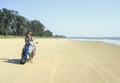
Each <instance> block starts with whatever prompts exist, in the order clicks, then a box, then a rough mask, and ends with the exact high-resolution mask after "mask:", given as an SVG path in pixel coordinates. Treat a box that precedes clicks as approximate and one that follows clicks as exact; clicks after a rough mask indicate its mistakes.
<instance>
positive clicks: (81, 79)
mask: <svg viewBox="0 0 120 83" xmlns="http://www.w3.org/2000/svg"><path fill="white" fill-rule="evenodd" d="M35 42H39V43H38V44H36V47H37V50H36V56H35V57H34V59H33V63H30V62H29V63H26V64H24V65H21V64H20V62H19V59H20V58H21V50H22V48H23V45H24V39H22V38H13V39H9V38H8V39H0V83H120V47H119V46H113V45H109V44H105V43H102V42H85V41H81V42H80V41H74V40H69V39H35Z"/></svg>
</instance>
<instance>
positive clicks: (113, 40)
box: [70, 37, 120, 46]
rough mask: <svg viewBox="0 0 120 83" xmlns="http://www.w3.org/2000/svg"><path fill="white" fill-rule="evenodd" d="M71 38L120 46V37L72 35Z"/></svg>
mask: <svg viewBox="0 0 120 83" xmlns="http://www.w3.org/2000/svg"><path fill="white" fill-rule="evenodd" d="M70 39H72V40H79V41H100V42H104V43H107V44H112V45H116V46H120V37H71V38H70Z"/></svg>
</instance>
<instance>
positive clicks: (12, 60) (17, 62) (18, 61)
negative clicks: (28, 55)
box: [0, 58, 20, 64]
mask: <svg viewBox="0 0 120 83" xmlns="http://www.w3.org/2000/svg"><path fill="white" fill-rule="evenodd" d="M0 60H1V61H2V62H6V63H12V64H20V59H6V58H0Z"/></svg>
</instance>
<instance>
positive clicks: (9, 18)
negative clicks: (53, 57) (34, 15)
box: [0, 8, 53, 38]
mask: <svg viewBox="0 0 120 83" xmlns="http://www.w3.org/2000/svg"><path fill="white" fill-rule="evenodd" d="M45 28H46V27H45V26H44V25H43V24H42V23H41V22H40V21H38V20H28V19H26V18H25V17H23V16H21V15H19V13H18V11H14V10H8V9H6V8H2V9H0V35H2V36H0V38H2V37H3V36H5V37H10V38H11V37H13V36H15V37H17V36H24V35H25V33H26V32H27V31H28V30H30V31H32V34H33V36H38V37H53V33H52V32H51V31H50V30H45Z"/></svg>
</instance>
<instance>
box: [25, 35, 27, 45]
mask: <svg viewBox="0 0 120 83" xmlns="http://www.w3.org/2000/svg"><path fill="white" fill-rule="evenodd" d="M26 44H27V38H26V37H25V45H26Z"/></svg>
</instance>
